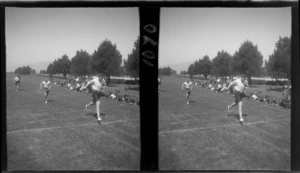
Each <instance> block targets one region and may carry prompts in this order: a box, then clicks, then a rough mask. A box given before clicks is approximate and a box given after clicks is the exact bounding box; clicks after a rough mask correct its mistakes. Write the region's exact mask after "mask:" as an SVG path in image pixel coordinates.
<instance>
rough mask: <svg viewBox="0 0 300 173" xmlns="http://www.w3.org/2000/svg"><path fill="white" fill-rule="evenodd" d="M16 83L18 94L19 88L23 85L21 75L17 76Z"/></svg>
mask: <svg viewBox="0 0 300 173" xmlns="http://www.w3.org/2000/svg"><path fill="white" fill-rule="evenodd" d="M14 82H15V85H16V88H17V92H18V91H19V86H20V83H21V77H20V75H19V74H17V76H16V77H15V78H14Z"/></svg>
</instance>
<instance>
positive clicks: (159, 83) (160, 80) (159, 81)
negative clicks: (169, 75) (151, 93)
mask: <svg viewBox="0 0 300 173" xmlns="http://www.w3.org/2000/svg"><path fill="white" fill-rule="evenodd" d="M161 82H162V78H161V76H159V77H158V87H160V86H161Z"/></svg>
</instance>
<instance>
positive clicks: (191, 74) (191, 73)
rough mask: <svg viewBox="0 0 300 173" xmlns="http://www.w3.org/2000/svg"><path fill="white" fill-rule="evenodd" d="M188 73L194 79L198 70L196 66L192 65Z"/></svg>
mask: <svg viewBox="0 0 300 173" xmlns="http://www.w3.org/2000/svg"><path fill="white" fill-rule="evenodd" d="M187 73H188V74H189V75H190V76H191V78H193V76H194V75H196V74H197V70H196V68H195V64H191V65H190V66H189V68H188V70H187Z"/></svg>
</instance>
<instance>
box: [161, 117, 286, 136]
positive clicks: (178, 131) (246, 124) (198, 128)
mask: <svg viewBox="0 0 300 173" xmlns="http://www.w3.org/2000/svg"><path fill="white" fill-rule="evenodd" d="M287 120H290V119H277V120H269V121H257V122H252V123H244V126H248V125H252V124H259V123H268V122H276V121H287ZM234 126H241V127H242V126H243V125H241V124H240V123H238V124H229V125H221V126H212V127H197V128H191V129H178V130H169V131H162V132H159V134H167V133H176V132H177V133H182V132H188V131H194V130H206V129H216V128H226V127H234Z"/></svg>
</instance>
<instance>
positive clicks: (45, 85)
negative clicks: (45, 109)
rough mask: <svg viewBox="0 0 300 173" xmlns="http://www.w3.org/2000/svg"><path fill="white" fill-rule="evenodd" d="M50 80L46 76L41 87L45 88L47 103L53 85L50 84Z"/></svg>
mask: <svg viewBox="0 0 300 173" xmlns="http://www.w3.org/2000/svg"><path fill="white" fill-rule="evenodd" d="M50 84H51V83H50V81H49V80H47V78H46V77H45V78H44V81H42V83H41V84H40V89H43V90H44V95H45V100H46V101H45V103H46V104H47V103H48V95H49V91H50V88H51V85H50Z"/></svg>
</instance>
